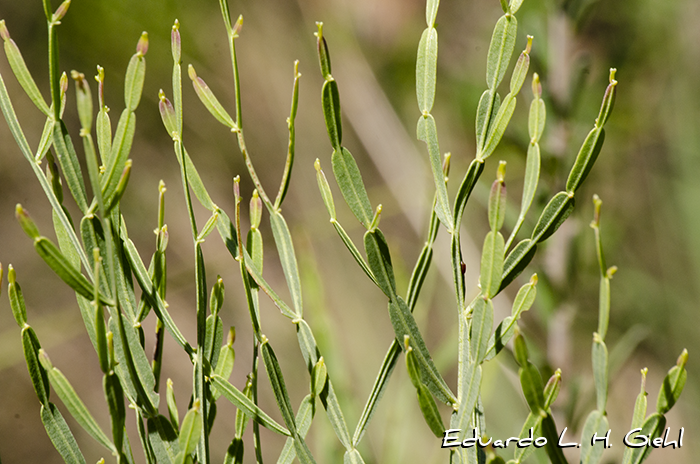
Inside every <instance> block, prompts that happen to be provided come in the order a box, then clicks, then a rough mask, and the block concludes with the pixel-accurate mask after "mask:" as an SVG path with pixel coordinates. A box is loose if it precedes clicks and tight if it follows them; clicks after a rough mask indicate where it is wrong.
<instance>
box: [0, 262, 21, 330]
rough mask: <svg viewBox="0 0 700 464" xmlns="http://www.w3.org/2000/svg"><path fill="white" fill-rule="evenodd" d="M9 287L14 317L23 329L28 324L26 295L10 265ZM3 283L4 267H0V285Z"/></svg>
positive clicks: (8, 291) (8, 292)
mask: <svg viewBox="0 0 700 464" xmlns="http://www.w3.org/2000/svg"><path fill="white" fill-rule="evenodd" d="M7 280H8V286H7V294H8V297H9V298H10V307H11V309H12V315H13V316H14V318H15V321H16V322H17V325H18V326H19V327H20V329H23V328H24V326H25V324H26V323H27V307H26V305H25V304H24V295H23V294H22V287H20V285H19V283H17V281H16V276H15V269H14V268H13V267H12V264H10V267H9V271H8V276H7ZM1 282H2V267H0V283H1Z"/></svg>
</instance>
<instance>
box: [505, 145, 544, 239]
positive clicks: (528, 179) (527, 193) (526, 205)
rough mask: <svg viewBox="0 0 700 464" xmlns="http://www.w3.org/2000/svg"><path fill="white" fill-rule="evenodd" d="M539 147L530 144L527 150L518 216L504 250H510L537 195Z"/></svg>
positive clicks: (539, 162)
mask: <svg viewBox="0 0 700 464" xmlns="http://www.w3.org/2000/svg"><path fill="white" fill-rule="evenodd" d="M540 165H541V160H540V146H539V144H536V143H535V144H532V143H530V145H529V146H528V148H527V158H526V160H525V175H524V179H523V197H522V199H521V201H520V213H519V214H518V220H517V222H516V224H515V227H513V231H512V232H511V235H510V237H508V241H507V242H506V249H508V248H510V245H511V243H513V240H514V239H515V236H516V235H517V233H518V231H519V230H520V227H521V226H522V225H523V222H524V221H525V216H526V215H527V213H528V211H530V206H532V201H533V200H534V199H535V193H537V184H538V183H539V180H540Z"/></svg>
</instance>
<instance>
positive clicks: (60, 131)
mask: <svg viewBox="0 0 700 464" xmlns="http://www.w3.org/2000/svg"><path fill="white" fill-rule="evenodd" d="M53 146H54V148H55V149H56V155H57V157H58V163H59V164H60V165H61V170H62V171H63V176H64V177H65V179H66V183H67V184H68V189H69V190H70V192H71V195H73V198H74V199H75V202H76V203H77V204H78V208H80V211H82V212H83V214H84V213H86V212H87V207H88V204H87V195H86V194H85V183H84V182H83V173H82V172H81V170H80V163H79V162H78V155H77V154H76V153H75V148H73V142H72V141H71V138H70V135H68V130H67V129H66V126H65V124H63V121H57V122H56V123H55V124H54V129H53Z"/></svg>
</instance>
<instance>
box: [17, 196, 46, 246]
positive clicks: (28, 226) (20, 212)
mask: <svg viewBox="0 0 700 464" xmlns="http://www.w3.org/2000/svg"><path fill="white" fill-rule="evenodd" d="M15 217H16V218H17V220H18V221H19V224H20V226H22V229H23V230H24V232H25V233H26V234H27V235H28V236H29V237H30V238H32V239H37V238H39V236H40V235H41V234H40V233H39V229H38V228H37V227H36V224H35V223H34V221H32V218H31V217H30V216H29V213H27V210H25V209H24V208H22V205H20V204H19V203H17V206H16V207H15Z"/></svg>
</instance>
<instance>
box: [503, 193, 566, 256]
mask: <svg viewBox="0 0 700 464" xmlns="http://www.w3.org/2000/svg"><path fill="white" fill-rule="evenodd" d="M573 210H574V197H573V195H569V194H568V193H567V192H559V193H557V194H556V195H554V197H552V199H551V200H549V203H547V206H545V207H544V211H542V214H541V215H540V219H539V220H538V221H537V225H536V226H535V230H534V231H533V232H532V237H531V240H532V241H533V242H535V243H542V242H544V241H545V240H547V238H549V236H550V235H552V234H553V233H554V232H556V230H557V229H558V228H559V226H561V225H562V223H563V222H564V221H565V220H566V218H568V217H569V215H570V214H571V212H572V211H573ZM513 251H515V250H513Z"/></svg>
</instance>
